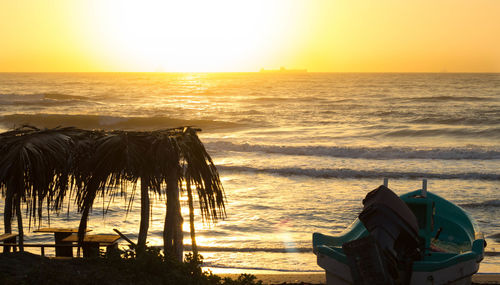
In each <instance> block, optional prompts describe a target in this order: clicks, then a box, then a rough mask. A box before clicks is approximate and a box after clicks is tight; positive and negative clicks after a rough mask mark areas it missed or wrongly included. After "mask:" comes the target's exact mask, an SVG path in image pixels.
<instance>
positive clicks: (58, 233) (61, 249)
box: [33, 228, 91, 257]
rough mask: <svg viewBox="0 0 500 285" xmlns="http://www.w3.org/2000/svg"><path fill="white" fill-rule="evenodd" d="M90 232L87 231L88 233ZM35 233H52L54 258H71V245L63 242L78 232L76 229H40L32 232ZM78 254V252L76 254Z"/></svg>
mask: <svg viewBox="0 0 500 285" xmlns="http://www.w3.org/2000/svg"><path fill="white" fill-rule="evenodd" d="M89 231H91V230H87V232H89ZM33 232H35V233H54V241H55V243H56V244H55V245H56V256H57V257H73V247H75V246H74V245H73V243H72V242H67V241H63V240H64V239H65V238H67V237H69V236H71V235H72V234H74V233H77V232H78V229H68V228H40V229H38V230H34V231H33ZM78 253H79V252H78Z"/></svg>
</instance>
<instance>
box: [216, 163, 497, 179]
mask: <svg viewBox="0 0 500 285" xmlns="http://www.w3.org/2000/svg"><path fill="white" fill-rule="evenodd" d="M217 169H219V170H220V171H228V172H254V173H266V174H276V175H281V176H307V177H314V178H357V179H359V178H368V179H370V178H376V179H379V178H381V177H387V178H402V179H422V178H428V179H462V180H489V181H495V180H500V174H494V173H476V172H465V173H449V174H448V173H426V172H395V171H371V170H353V169H348V168H338V169H329V168H323V169H314V168H299V167H285V168H256V167H248V166H226V165H218V166H217Z"/></svg>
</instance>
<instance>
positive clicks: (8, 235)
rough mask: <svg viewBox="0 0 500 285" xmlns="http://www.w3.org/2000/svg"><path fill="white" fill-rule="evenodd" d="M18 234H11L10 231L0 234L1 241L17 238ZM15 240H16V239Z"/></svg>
mask: <svg viewBox="0 0 500 285" xmlns="http://www.w3.org/2000/svg"><path fill="white" fill-rule="evenodd" d="M17 236H18V234H10V233H8V234H1V235H0V241H5V240H10V239H13V238H15V237H17ZM14 242H15V240H14Z"/></svg>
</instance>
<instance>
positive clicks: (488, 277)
mask: <svg viewBox="0 0 500 285" xmlns="http://www.w3.org/2000/svg"><path fill="white" fill-rule="evenodd" d="M219 275H220V276H222V277H230V278H232V279H235V278H237V277H238V275H239V274H219ZM255 276H256V277H257V279H258V280H261V281H262V282H263V283H264V284H326V279H325V274H323V273H283V274H255ZM472 282H473V284H500V273H478V274H475V275H474V276H472Z"/></svg>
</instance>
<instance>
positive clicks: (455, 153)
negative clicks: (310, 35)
mask: <svg viewBox="0 0 500 285" xmlns="http://www.w3.org/2000/svg"><path fill="white" fill-rule="evenodd" d="M206 146H207V147H208V148H211V149H214V150H229V151H238V152H263V153H273V154H285V155H307V156H331V157H345V158H368V159H443V160H455V159H480V160H490V159H500V150H497V149H491V148H484V147H460V148H457V147H450V148H444V147H435V148H429V149H421V148H410V147H379V148H377V147H342V146H314V145H312V146H280V145H259V144H248V143H243V144H239V143H233V142H229V141H216V142H208V143H207V144H206Z"/></svg>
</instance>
